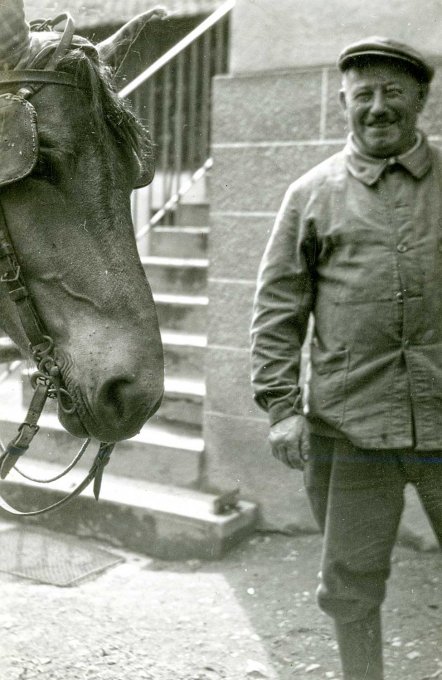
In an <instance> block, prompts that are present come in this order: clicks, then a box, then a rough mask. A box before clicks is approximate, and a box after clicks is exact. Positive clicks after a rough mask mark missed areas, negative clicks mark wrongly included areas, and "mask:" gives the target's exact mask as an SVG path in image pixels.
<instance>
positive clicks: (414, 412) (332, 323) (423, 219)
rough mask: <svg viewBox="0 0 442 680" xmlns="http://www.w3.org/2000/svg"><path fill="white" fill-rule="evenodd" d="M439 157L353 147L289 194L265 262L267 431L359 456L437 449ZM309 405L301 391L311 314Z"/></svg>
mask: <svg viewBox="0 0 442 680" xmlns="http://www.w3.org/2000/svg"><path fill="white" fill-rule="evenodd" d="M441 191H442V153H441V152H440V151H439V150H438V149H437V148H434V147H432V146H430V145H429V144H428V142H427V140H426V138H425V136H424V135H420V136H419V141H418V143H417V144H416V145H415V147H414V148H413V149H412V150H410V151H409V152H408V153H406V154H404V155H403V156H400V157H398V158H389V159H374V158H369V157H366V156H363V155H362V154H360V153H359V152H358V151H357V149H356V147H355V146H354V144H353V142H352V140H351V139H349V141H348V142H347V145H346V147H345V148H344V149H343V150H342V151H341V152H339V153H337V154H335V155H334V156H332V157H331V158H329V159H328V160H326V161H325V162H323V163H321V164H320V165H318V166H316V167H315V168H313V169H312V170H311V171H310V172H308V173H307V174H306V175H304V176H303V177H301V178H300V179H298V180H297V181H296V182H294V183H293V184H292V185H291V186H290V187H289V189H288V191H287V193H286V195H285V198H284V201H283V203H282V206H281V209H280V211H279V214H278V216H277V219H276V223H275V226H274V229H273V232H272V235H271V238H270V240H269V243H268V245H267V248H266V251H265V253H264V257H263V260H262V262H261V266H260V270H259V276H258V286H257V293H256V298H255V307H254V316H253V322H252V382H253V385H254V389H255V398H256V401H257V403H258V404H259V405H260V406H261V407H262V408H263V409H265V410H266V411H268V413H269V416H270V422H271V423H272V424H273V423H276V422H278V421H279V420H282V419H283V418H286V417H288V416H290V415H293V414H294V413H302V412H303V413H306V415H307V417H308V419H309V421H310V423H311V428H312V430H313V431H314V432H316V433H318V434H327V435H332V436H337V437H347V438H348V439H350V440H351V441H352V442H353V443H354V444H356V445H357V446H360V447H364V448H403V447H412V446H415V447H416V448H417V449H421V450H435V449H440V448H442V204H441V201H442V199H441ZM310 316H312V318H313V320H314V327H313V334H312V339H311V343H310V347H309V354H310V364H311V366H310V368H311V370H310V380H309V389H308V398H307V402H306V403H304V404H303V403H302V395H301V387H300V385H299V382H300V379H299V373H300V357H301V348H302V345H303V342H304V340H305V337H306V330H307V326H308V320H309V317H310Z"/></svg>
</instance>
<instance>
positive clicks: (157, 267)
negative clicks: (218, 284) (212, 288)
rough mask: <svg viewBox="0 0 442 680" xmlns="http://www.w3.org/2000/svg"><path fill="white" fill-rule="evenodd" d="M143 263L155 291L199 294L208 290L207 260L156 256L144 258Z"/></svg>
mask: <svg viewBox="0 0 442 680" xmlns="http://www.w3.org/2000/svg"><path fill="white" fill-rule="evenodd" d="M141 261H142V264H143V267H144V271H145V272H146V276H147V278H148V280H149V283H150V285H151V288H152V290H153V291H158V292H161V293H174V292H175V293H180V292H182V291H185V292H186V293H188V294H192V293H195V294H197V293H200V292H201V291H204V290H205V288H206V285H207V269H208V260H207V259H203V258H183V257H157V256H155V255H154V256H143V257H142V258H141Z"/></svg>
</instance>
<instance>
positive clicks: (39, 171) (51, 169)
mask: <svg viewBox="0 0 442 680" xmlns="http://www.w3.org/2000/svg"><path fill="white" fill-rule="evenodd" d="M32 174H33V175H34V176H35V177H38V178H39V179H46V180H47V181H48V182H54V181H56V179H57V170H56V167H55V164H54V162H53V161H52V160H51V159H50V158H49V157H48V156H46V155H45V154H40V155H39V157H38V160H37V163H36V165H35V168H34V171H33V173H32Z"/></svg>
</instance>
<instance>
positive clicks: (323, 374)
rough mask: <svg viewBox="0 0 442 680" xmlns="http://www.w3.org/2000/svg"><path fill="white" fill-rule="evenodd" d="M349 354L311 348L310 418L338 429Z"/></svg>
mask: <svg viewBox="0 0 442 680" xmlns="http://www.w3.org/2000/svg"><path fill="white" fill-rule="evenodd" d="M349 356H350V355H349V351H348V349H342V350H337V351H334V352H333V351H322V350H320V349H319V347H318V346H317V345H314V344H312V345H311V347H310V361H311V376H310V385H309V400H308V402H309V409H308V410H309V415H310V416H313V417H315V418H320V419H321V420H323V421H324V422H326V423H329V424H330V425H333V426H334V427H339V426H341V425H342V423H343V420H344V413H345V396H346V395H345V386H346V381H347V373H348V365H349Z"/></svg>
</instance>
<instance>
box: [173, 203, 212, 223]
mask: <svg viewBox="0 0 442 680" xmlns="http://www.w3.org/2000/svg"><path fill="white" fill-rule="evenodd" d="M209 219H210V207H209V204H208V203H180V204H179V205H178V207H177V209H176V211H175V217H174V222H175V225H183V226H188V225H192V226H195V227H196V226H202V227H204V226H206V225H207V224H209Z"/></svg>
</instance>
